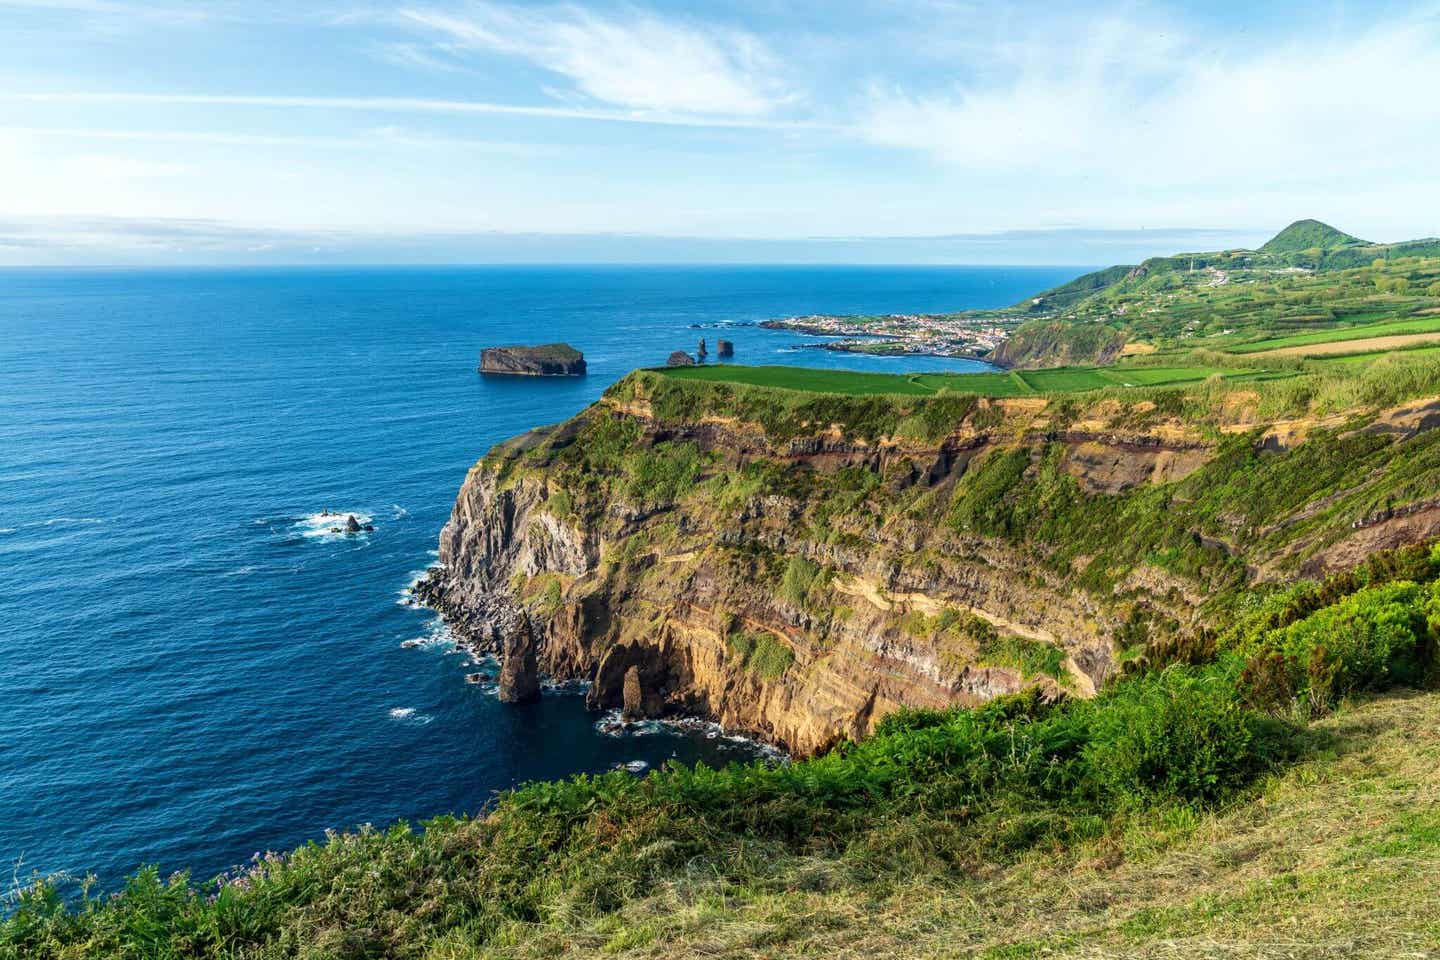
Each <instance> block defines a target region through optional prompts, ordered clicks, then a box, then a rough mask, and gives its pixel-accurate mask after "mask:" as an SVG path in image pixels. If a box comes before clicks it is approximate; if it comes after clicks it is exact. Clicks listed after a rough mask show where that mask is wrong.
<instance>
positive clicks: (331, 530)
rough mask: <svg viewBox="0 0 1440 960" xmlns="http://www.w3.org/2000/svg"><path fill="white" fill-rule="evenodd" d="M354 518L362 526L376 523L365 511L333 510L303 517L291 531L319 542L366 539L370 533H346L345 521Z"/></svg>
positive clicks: (295, 522)
mask: <svg viewBox="0 0 1440 960" xmlns="http://www.w3.org/2000/svg"><path fill="white" fill-rule="evenodd" d="M347 517H354V518H355V520H356V522H358V523H359V524H360V525H361V526H364V525H365V524H368V523H371V522H373V521H374V519H375V518H374V517H373V516H371V515H370V514H368V513H366V512H365V511H363V510H331V511H329V512H328V513H327V512H321V513H312V514H310V515H309V516H308V517H301V518H300V519H299V520H296V521H294V523H293V524H292V525H291V529H292V530H294V531H295V532H296V533H298V534H300V535H301V536H302V537H313V538H316V539H319V540H344V539H346V538H349V537H364V536H365V535H366V534H367V533H369V531H365V530H362V531H361V532H359V533H346V532H345V519H346V518H347Z"/></svg>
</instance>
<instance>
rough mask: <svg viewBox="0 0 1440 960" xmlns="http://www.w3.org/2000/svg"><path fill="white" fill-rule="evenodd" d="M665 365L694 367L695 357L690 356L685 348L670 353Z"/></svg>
mask: <svg viewBox="0 0 1440 960" xmlns="http://www.w3.org/2000/svg"><path fill="white" fill-rule="evenodd" d="M665 366H667V367H693V366H695V358H694V357H692V356H690V354H688V353H686V352H685V351H684V350H676V351H675V352H674V353H672V354H670V359H668V360H666V361H665Z"/></svg>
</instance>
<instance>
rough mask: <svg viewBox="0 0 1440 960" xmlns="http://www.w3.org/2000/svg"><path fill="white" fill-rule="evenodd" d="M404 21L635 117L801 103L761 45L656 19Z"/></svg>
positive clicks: (509, 10)
mask: <svg viewBox="0 0 1440 960" xmlns="http://www.w3.org/2000/svg"><path fill="white" fill-rule="evenodd" d="M401 16H402V17H404V18H405V19H407V20H409V21H410V22H411V23H413V24H416V25H418V26H420V27H423V28H426V29H428V30H431V31H434V32H437V33H439V34H440V35H442V36H444V37H445V38H446V41H447V43H449V44H451V45H454V46H460V47H464V48H468V49H472V50H481V51H489V52H494V53H501V54H508V55H512V56H518V57H523V58H525V59H527V60H530V61H532V62H533V63H535V64H537V65H539V66H540V67H542V68H544V69H545V70H548V71H551V72H553V73H557V74H560V75H561V76H564V77H567V78H569V80H570V81H571V82H573V83H574V84H575V87H576V89H577V90H578V91H579V92H581V93H583V94H585V95H586V96H589V97H591V98H593V99H594V100H597V101H600V102H602V103H607V104H613V105H615V106H620V107H625V108H628V109H632V110H650V111H659V112H680V113H696V114H705V115H734V116H741V117H758V116H763V115H765V114H769V113H771V112H773V111H774V110H775V109H776V108H777V107H778V106H780V105H781V104H783V103H785V102H788V101H790V100H791V99H793V96H792V95H790V94H787V93H786V92H785V90H784V88H783V86H782V84H781V83H780V81H779V79H778V73H779V69H778V61H777V59H776V58H775V57H774V56H773V55H772V54H771V53H770V51H769V50H768V49H767V48H766V46H765V45H764V44H763V43H762V42H761V41H760V40H759V39H758V38H756V37H755V36H753V35H752V34H749V33H745V32H742V31H738V30H728V29H721V28H718V27H711V26H707V27H703V28H702V27H700V26H691V25H688V24H684V23H679V22H675V21H672V20H665V19H661V18H660V17H658V16H655V15H653V14H646V13H641V12H634V11H632V12H630V13H627V14H626V15H624V16H623V17H612V18H606V17H602V16H600V15H599V14H596V13H593V12H591V11H588V10H585V9H582V8H580V7H578V6H573V5H563V6H552V7H543V8H535V7H520V6H509V5H502V4H496V3H480V2H477V3H474V4H472V5H470V6H468V7H466V8H465V10H464V12H463V13H449V12H445V11H440V10H433V9H410V10H405V11H402V13H401Z"/></svg>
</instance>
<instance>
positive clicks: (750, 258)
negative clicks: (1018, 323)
mask: <svg viewBox="0 0 1440 960" xmlns="http://www.w3.org/2000/svg"><path fill="white" fill-rule="evenodd" d="M1262 237H1263V232H1261V231H1238V232H1237V231H1223V232H1222V231H1207V230H1189V229H1162V230H1150V231H1143V230H1083V229H1066V228H1062V229H1055V230H1034V231H1010V232H1005V233H995V234H954V235H949V236H933V237H863V236H862V237H795V238H790V239H776V238H753V237H699V236H685V235H665V236H662V235H650V234H633V233H632V234H626V233H589V234H580V233H524V232H506V231H482V230H473V231H430V232H413V231H380V230H337V229H325V228H314V229H279V228H270V227H260V226H253V225H246V224H238V223H232V222H227V221H223V220H209V219H199V218H190V219H183V218H168V219H167V218H144V217H31V218H8V219H7V218H3V217H0V263H3V262H5V261H6V260H11V261H14V262H31V263H34V262H54V263H123V262H185V263H201V264H245V263H326V264H337V263H352V264H353V263H379V262H385V263H546V262H550V263H553V262H587V263H598V262H645V263H659V262H674V263H718V262H755V261H756V260H763V261H769V262H791V263H854V262H862V263H863V262H868V263H927V262H929V263H1002V264H1017V263H1048V264H1054V263H1057V262H1065V263H1078V264H1095V263H1110V262H1114V261H1117V260H1119V261H1129V262H1134V261H1137V260H1139V259H1141V258H1142V257H1144V256H1148V255H1151V254H1155V253H1166V252H1173V251H1174V250H1177V249H1200V248H1211V247H1225V246H1236V245H1239V244H1242V243H1251V242H1259V240H1260V239H1261V238H1262Z"/></svg>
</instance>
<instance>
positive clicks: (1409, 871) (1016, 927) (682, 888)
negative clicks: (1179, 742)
mask: <svg viewBox="0 0 1440 960" xmlns="http://www.w3.org/2000/svg"><path fill="white" fill-rule="evenodd" d="M1312 739H1313V747H1314V752H1315V753H1314V758H1313V759H1311V760H1309V761H1306V762H1305V763H1302V764H1300V765H1298V766H1295V767H1292V768H1291V769H1289V770H1288V771H1287V772H1285V773H1284V774H1283V775H1280V776H1277V777H1275V778H1273V779H1272V780H1270V781H1269V782H1267V783H1266V784H1265V785H1264V786H1263V788H1262V789H1260V790H1259V791H1257V793H1256V795H1255V796H1253V797H1252V798H1251V799H1248V800H1246V801H1243V802H1239V803H1236V804H1234V805H1232V806H1230V807H1229V808H1228V809H1225V810H1222V811H1220V812H1218V813H1215V814H1210V815H1197V814H1195V813H1193V812H1191V811H1189V810H1187V809H1171V810H1167V811H1162V812H1159V813H1150V814H1143V815H1137V816H1136V817H1135V818H1134V819H1133V820H1131V821H1129V822H1122V823H1121V824H1120V825H1119V826H1117V827H1116V828H1114V829H1112V830H1111V831H1109V832H1108V833H1107V834H1106V835H1104V836H1103V837H1101V838H1099V839H1097V840H1095V841H1093V842H1090V843H1087V844H1085V845H1083V846H1081V847H1079V848H1076V849H1072V850H1069V851H1057V850H1042V851H1037V852H1035V853H1032V854H1030V855H1027V856H1026V857H1025V858H1024V859H1022V860H1021V861H1020V862H1019V863H1017V864H1015V865H1012V866H1010V867H1007V868H998V867H993V866H985V865H983V864H968V865H965V864H962V865H950V866H948V867H944V868H937V869H919V868H917V867H916V866H915V865H916V864H920V863H926V862H932V861H934V860H935V859H936V858H935V857H933V856H931V854H933V853H934V852H935V851H934V850H927V849H926V847H927V845H928V844H930V843H931V842H932V839H933V837H929V836H927V835H926V834H927V831H925V830H917V831H915V833H914V835H906V833H905V829H904V828H903V827H892V828H890V829H891V831H892V832H893V833H895V834H896V835H894V836H891V837H886V838H880V842H879V843H876V842H875V841H876V838H872V842H871V844H870V845H869V847H868V848H867V853H866V854H865V855H864V856H858V855H857V856H855V857H849V858H841V859H838V860H830V859H805V858H793V859H790V860H787V861H784V862H779V863H776V864H775V865H774V870H773V873H772V874H771V875H770V876H768V877H767V878H766V879H762V880H755V881H752V882H750V883H748V884H746V885H743V886H740V885H722V884H719V883H717V882H715V881H714V880H713V878H708V877H706V876H705V875H704V874H703V873H694V874H688V875H682V876H680V877H677V878H675V879H673V880H672V881H670V882H668V883H666V884H665V885H664V886H662V887H661V888H659V889H657V890H655V891H654V893H653V894H652V895H651V896H649V897H647V898H645V899H643V900H639V901H636V902H634V903H632V904H630V905H629V906H627V907H625V908H624V909H622V910H621V911H619V912H618V913H616V914H613V915H611V916H607V917H605V918H603V919H600V920H598V921H588V922H585V923H580V924H577V925H574V926H568V925H555V924H551V925H547V926H545V927H543V928H527V929H525V930H523V931H521V930H517V931H513V933H514V934H515V936H514V937H512V938H510V942H509V943H507V944H505V945H503V946H502V945H496V946H494V947H492V948H491V949H490V950H489V951H487V952H484V953H465V952H460V953H443V954H436V956H437V957H438V956H446V957H455V958H457V960H458V958H461V957H472V956H476V957H478V956H485V957H513V958H545V957H554V956H557V955H563V956H574V957H627V958H637V960H638V958H646V960H670V958H678V957H711V958H730V957H733V958H741V957H775V958H780V957H825V958H826V960H851V958H855V960H858V958H862V957H863V958H868V957H914V958H931V957H985V958H1019V957H1076V958H1100V957H1107V958H1109V957H1113V958H1119V957H1127V958H1128V957H1162V958H1164V957H1174V958H1199V957H1224V958H1267V960H1268V958H1276V960H1279V958H1330V957H1384V958H1401V957H1433V956H1440V694H1433V693H1427V694H1410V695H1400V696H1395V697H1389V698H1385V699H1382V700H1377V701H1374V702H1371V703H1368V704H1364V705H1362V706H1359V707H1355V708H1353V709H1349V710H1345V711H1342V712H1341V713H1340V714H1338V715H1336V716H1334V717H1332V718H1330V719H1328V720H1326V721H1324V722H1322V723H1320V724H1318V725H1316V727H1315V728H1314V731H1313V736H1312ZM887 845H888V847H887ZM940 845H941V844H938V843H937V844H936V846H940ZM887 848H888V849H891V850H893V851H894V852H895V856H894V857H893V858H890V859H891V861H892V862H877V861H876V860H875V859H874V857H875V851H876V850H877V849H881V850H883V849H887ZM897 864H905V865H908V866H904V867H900V868H899V869H898V870H897V869H896V865H897Z"/></svg>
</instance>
